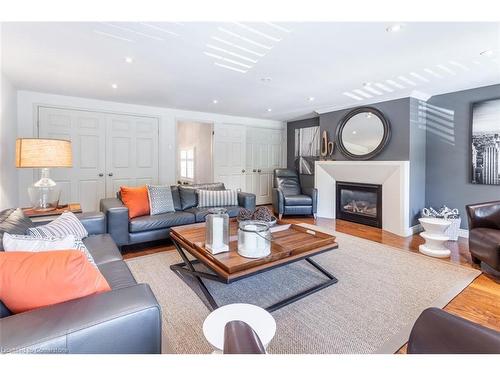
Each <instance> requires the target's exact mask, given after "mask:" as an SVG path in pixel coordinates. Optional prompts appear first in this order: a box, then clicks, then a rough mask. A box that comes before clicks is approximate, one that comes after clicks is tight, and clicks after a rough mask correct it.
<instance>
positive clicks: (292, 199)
mask: <svg viewBox="0 0 500 375" xmlns="http://www.w3.org/2000/svg"><path fill="white" fill-rule="evenodd" d="M309 205H312V198H311V197H310V196H309V195H303V194H297V195H285V206H309Z"/></svg>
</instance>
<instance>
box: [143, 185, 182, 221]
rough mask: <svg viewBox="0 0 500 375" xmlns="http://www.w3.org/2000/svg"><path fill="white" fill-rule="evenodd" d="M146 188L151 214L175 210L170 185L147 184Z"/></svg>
mask: <svg viewBox="0 0 500 375" xmlns="http://www.w3.org/2000/svg"><path fill="white" fill-rule="evenodd" d="M147 188H148V197H149V209H150V213H151V215H159V214H164V213H167V212H174V211H175V207H174V200H173V198H172V190H171V189H170V186H164V185H147Z"/></svg>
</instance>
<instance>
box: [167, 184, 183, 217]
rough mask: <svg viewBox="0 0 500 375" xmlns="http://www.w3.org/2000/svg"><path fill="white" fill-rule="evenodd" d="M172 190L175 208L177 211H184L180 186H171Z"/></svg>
mask: <svg viewBox="0 0 500 375" xmlns="http://www.w3.org/2000/svg"><path fill="white" fill-rule="evenodd" d="M170 191H171V192H172V200H173V201H174V208H175V210H176V211H182V204H181V196H180V194H179V187H178V186H177V185H173V186H170Z"/></svg>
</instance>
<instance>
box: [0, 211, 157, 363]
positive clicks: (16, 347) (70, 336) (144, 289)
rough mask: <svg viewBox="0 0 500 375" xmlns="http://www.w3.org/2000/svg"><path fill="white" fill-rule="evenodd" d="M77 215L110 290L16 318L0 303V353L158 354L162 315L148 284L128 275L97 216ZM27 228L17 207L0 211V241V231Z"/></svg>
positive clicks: (13, 231)
mask: <svg viewBox="0 0 500 375" xmlns="http://www.w3.org/2000/svg"><path fill="white" fill-rule="evenodd" d="M77 216H79V218H80V220H81V222H82V224H83V225H84V226H85V228H86V229H87V231H88V232H89V237H87V238H85V239H84V241H83V242H84V243H85V245H86V246H87V248H88V249H89V251H90V253H91V254H92V256H93V257H94V260H95V262H96V264H97V266H98V268H99V270H100V271H101V273H102V274H103V276H104V277H105V278H106V280H107V281H108V283H109V285H110V287H111V289H112V290H111V291H109V292H106V293H102V294H97V295H91V296H88V297H84V298H79V299H75V300H72V301H68V302H63V303H59V304H56V305H52V306H48V307H43V308H39V309H35V310H31V311H27V312H24V313H20V314H11V313H10V311H9V310H8V309H7V308H6V306H5V305H3V303H2V302H1V301H0V353H59V354H61V353H161V311H160V306H159V305H158V302H157V300H156V298H155V296H154V294H153V292H152V291H151V289H150V287H149V285H147V284H138V283H137V282H136V280H135V279H134V276H132V273H131V272H130V270H129V268H128V266H127V264H126V263H125V262H124V261H123V259H122V256H121V253H120V251H119V250H118V248H117V247H116V245H115V243H114V241H113V239H112V238H111V236H110V235H108V234H105V230H106V222H105V217H104V215H103V214H102V213H100V212H98V213H84V214H80V215H77ZM31 225H32V224H31V223H30V220H29V219H26V218H24V217H22V211H21V210H19V209H17V210H14V209H11V210H5V211H2V212H0V243H1V235H3V232H8V233H13V234H24V232H25V230H26V228H27V227H29V226H31ZM2 250H3V249H2V247H1V246H0V251H2Z"/></svg>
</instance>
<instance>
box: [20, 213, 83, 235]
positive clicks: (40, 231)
mask: <svg viewBox="0 0 500 375" xmlns="http://www.w3.org/2000/svg"><path fill="white" fill-rule="evenodd" d="M26 234H28V235H31V236H34V237H38V238H54V237H55V238H61V237H65V236H67V235H68V234H72V235H74V236H75V238H76V239H77V240H81V239H82V238H85V237H87V236H88V235H89V233H88V232H87V230H86V229H85V227H84V226H83V225H82V223H80V220H78V218H77V217H76V216H75V214H74V213H73V212H65V213H63V214H62V215H61V216H59V217H58V218H57V219H55V220H53V221H51V222H50V223H48V224H46V225H41V226H39V227H33V228H29V229H28V230H27V231H26Z"/></svg>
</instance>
